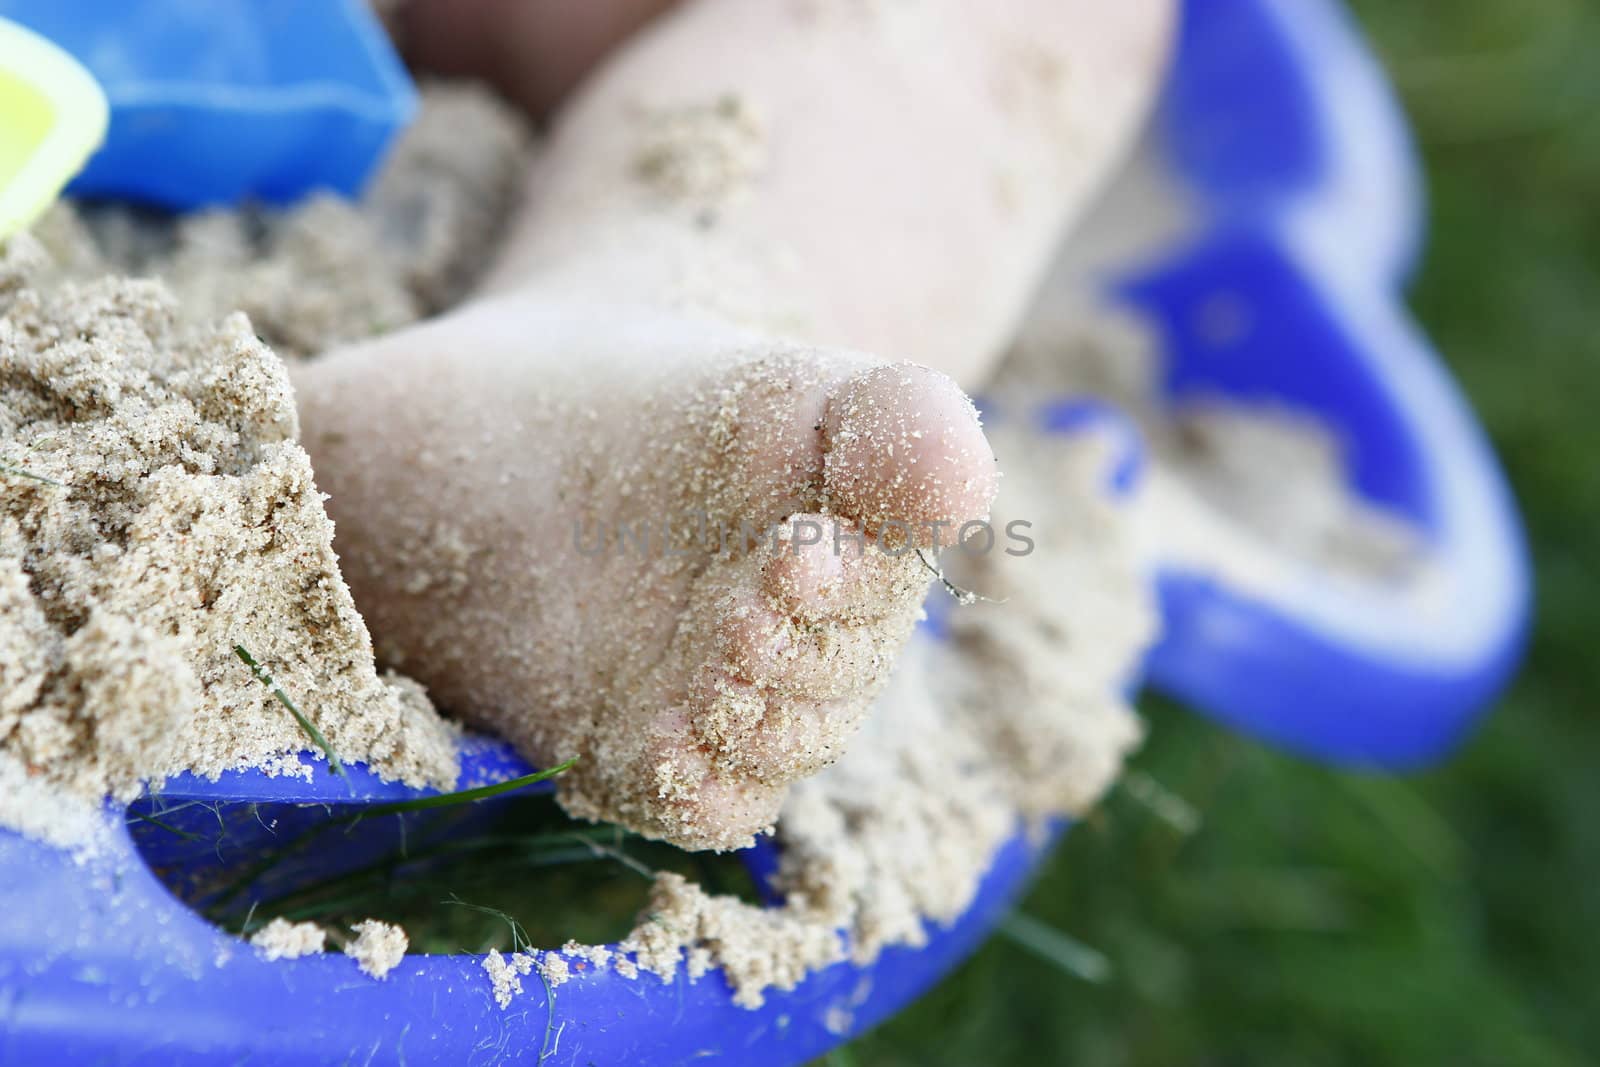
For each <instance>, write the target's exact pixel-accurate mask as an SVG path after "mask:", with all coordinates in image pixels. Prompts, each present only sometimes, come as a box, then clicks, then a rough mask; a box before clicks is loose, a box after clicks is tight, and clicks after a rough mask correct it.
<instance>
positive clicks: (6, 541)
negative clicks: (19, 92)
mask: <svg viewBox="0 0 1600 1067" xmlns="http://www.w3.org/2000/svg"><path fill="white" fill-rule="evenodd" d="M0 256H3V258H0V463H3V464H4V465H5V466H4V468H3V470H0V488H3V493H0V694H3V695H0V761H4V762H6V763H9V764H12V765H14V766H16V767H20V768H22V769H23V770H24V771H25V773H26V775H27V776H28V777H30V778H32V779H34V780H35V781H36V782H40V783H46V784H47V787H48V789H49V790H51V791H54V792H59V793H60V794H61V796H62V798H63V800H62V804H63V805H67V804H68V803H69V799H70V800H74V801H76V802H78V803H81V804H88V803H92V804H94V805H96V806H97V805H98V803H99V801H100V799H101V798H103V797H104V796H106V795H108V794H110V795H113V796H116V797H119V798H123V799H126V798H128V797H130V796H132V795H134V794H135V793H136V792H137V791H138V790H139V788H140V787H141V784H142V783H143V782H144V781H145V780H147V779H152V778H153V779H160V778H163V777H165V776H167V775H170V774H173V773H176V772H178V771H183V770H193V771H197V772H199V773H202V774H206V775H212V776H214V775H217V774H219V773H221V772H222V771H225V770H230V769H233V768H240V767H247V766H265V767H267V768H268V769H269V770H272V771H274V772H284V773H302V774H309V773H311V769H310V767H309V766H308V765H305V764H303V763H301V761H300V758H299V756H298V755H297V754H298V753H301V752H302V751H303V750H305V749H307V748H309V747H310V746H309V744H308V739H307V736H306V734H305V732H304V731H303V730H302V729H301V727H300V726H299V725H298V724H297V723H296V722H295V721H294V719H293V718H292V717H291V716H290V715H289V714H288V713H287V711H286V709H285V708H284V707H282V706H281V705H280V704H279V703H278V702H277V701H276V699H275V698H274V696H273V695H272V694H271V693H270V692H269V691H268V690H267V689H266V688H265V687H264V686H263V685H262V684H261V682H260V681H259V680H258V679H257V678H256V677H255V675H254V674H253V673H252V672H251V670H250V669H249V667H247V666H246V665H245V664H244V663H243V662H241V660H240V658H239V657H238V655H237V654H236V651H235V649H236V647H243V648H245V649H246V650H248V652H249V653H250V655H252V656H253V657H254V658H255V659H256V660H257V661H258V662H259V663H260V664H261V665H263V666H264V667H265V668H266V669H267V670H268V671H270V672H271V674H272V675H273V676H274V677H275V678H276V680H277V682H278V684H279V685H280V686H281V687H282V688H283V689H284V690H285V691H286V692H288V693H290V694H293V695H294V697H295V698H297V699H298V702H299V705H300V706H301V708H302V710H303V711H304V712H305V714H306V715H307V717H308V718H309V719H310V720H311V721H312V722H313V723H314V724H315V725H316V726H317V727H318V728H320V730H321V731H322V733H323V734H324V736H325V737H326V738H327V740H328V741H329V743H330V744H331V745H332V747H333V749H334V751H335V752H336V753H338V754H340V755H341V757H342V758H344V759H348V760H361V761H363V762H368V763H370V764H371V765H372V766H373V767H374V768H375V769H377V770H378V771H379V772H380V773H382V774H384V775H387V776H389V777H394V778H399V779H401V780H404V781H406V782H409V783H413V784H416V785H449V784H450V783H452V782H454V780H455V777H456V771H457V768H456V763H455V755H454V744H453V734H452V731H451V729H450V728H449V727H447V726H446V724H445V723H444V722H443V721H442V720H441V719H439V718H438V716H437V715H435V714H434V712H433V710H432V708H431V707H430V706H429V705H428V703H427V701H426V699H425V698H424V697H423V696H422V694H421V691H420V690H419V689H417V687H415V686H414V685H411V684H410V683H407V682H405V681H403V680H400V679H397V678H393V677H388V678H383V677H380V676H379V675H378V673H377V672H376V670H375V669H374V666H373V656H372V644H371V640H370V638H369V636H368V634H367V629H366V625H365V624H364V623H363V622H362V620H361V617H360V616H359V615H358V614H357V613H356V610H355V605H354V603H353V602H352V600H351V598H350V592H349V590H348V589H347V588H346V586H345V584H344V581H343V579H342V578H341V577H340V575H339V568H338V562H337V560H336V558H335V556H334V553H333V548H332V538H333V527H332V524H331V523H330V522H329V521H328V518H327V515H326V513H325V512H324V510H323V504H322V497H321V495H320V494H319V493H318V492H317V490H316V487H315V485H314V483H313V480H312V473H311V464H310V460H309V459H308V457H307V456H306V454H305V452H304V450H302V449H301V447H300V446H299V445H298V444H297V443H296V442H295V435H296V433H297V423H296V417H295V410H294V404H293V400H292V397H291V394H290V391H289V383H288V378H287V376H286V374H285V370H284V367H283V364H282V363H281V362H280V361H279V360H278V359H277V358H276V357H275V356H273V354H272V353H271V352H270V351H269V350H268V349H267V348H266V346H265V345H263V344H262V343H261V342H260V341H259V340H258V339H257V338H256V336H255V334H254V333H253V332H252V331H251V329H250V324H249V322H248V321H247V320H246V319H245V317H244V316H243V315H238V314H234V315H230V316H228V317H227V318H225V319H223V320H222V321H221V322H220V323H218V324H216V325H214V326H211V327H210V328H207V329H199V328H191V327H180V325H179V320H178V312H177V306H176V304H175V302H174V301H173V298H172V297H171V295H170V294H169V293H168V292H167V291H166V290H165V288H163V287H162V286H161V285H160V284H159V283H157V282H153V281H130V280H127V279H123V278H105V279H102V280H99V281H95V282H91V283H88V284H84V285H77V284H72V283H63V284H56V285H51V286H49V287H47V288H44V289H36V288H32V287H30V285H29V283H28V279H29V277H30V276H31V275H33V274H35V273H38V272H40V271H42V270H43V266H44V257H43V255H42V253H41V251H40V249H39V247H38V246H37V245H36V244H35V243H34V242H33V241H31V240H30V239H28V238H26V237H18V238H15V239H13V240H11V241H9V242H8V243H7V244H6V245H5V246H4V250H3V253H0ZM16 804H22V805H23V806H26V807H27V808H28V809H29V810H28V811H27V812H18V811H16V810H14V808H15V806H16ZM39 818H40V813H39V811H38V810H37V806H36V805H32V804H28V803H27V802H25V801H16V802H13V800H12V798H10V797H4V796H0V822H4V823H6V824H10V825H17V824H19V823H21V822H22V821H23V820H30V821H37V820H38V819H39ZM48 821H50V822H51V823H52V824H53V825H52V826H51V827H50V828H49V829H47V830H46V831H45V832H44V834H43V836H46V837H50V838H52V839H62V838H64V837H70V836H71V833H70V830H71V827H72V826H73V825H75V824H74V823H73V821H72V817H71V816H70V815H68V814H62V815H61V816H60V818H58V819H56V818H52V819H51V820H48Z"/></svg>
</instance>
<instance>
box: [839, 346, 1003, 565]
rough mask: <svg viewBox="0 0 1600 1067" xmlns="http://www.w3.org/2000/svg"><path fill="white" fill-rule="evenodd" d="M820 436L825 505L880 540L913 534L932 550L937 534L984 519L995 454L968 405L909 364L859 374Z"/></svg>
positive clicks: (937, 378) (935, 376)
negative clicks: (895, 533)
mask: <svg viewBox="0 0 1600 1067" xmlns="http://www.w3.org/2000/svg"><path fill="white" fill-rule="evenodd" d="M823 432H824V438H823V447H824V448H825V449H826V456H825V458H824V472H823V473H824V480H825V484H826V489H827V498H828V502H829V505H830V506H831V507H832V508H833V510H834V511H836V512H837V513H839V514H842V515H847V516H850V517H851V518H854V519H855V520H856V521H857V522H859V523H860V524H861V525H863V526H865V527H866V528H867V529H868V530H871V531H873V532H874V533H875V534H878V535H879V536H882V533H883V531H885V530H899V529H907V530H909V531H910V532H911V534H912V536H914V537H915V538H916V539H917V540H918V542H919V543H927V542H929V541H930V540H931V539H932V537H933V536H934V534H933V531H934V530H935V529H937V525H943V526H946V527H955V528H959V527H960V526H961V525H962V524H963V523H966V522H971V521H976V520H982V519H985V518H987V517H988V515H989V506H990V504H992V503H993V501H994V495H995V492H996V491H997V490H998V488H999V477H1000V476H999V472H998V471H997V470H996V468H995V458H994V451H993V450H992V449H991V448H990V447H989V442H988V439H987V438H985V437H984V435H983V428H982V426H981V425H980V424H979V421H978V412H977V409H976V408H974V407H973V406H972V401H970V400H968V399H967V396H966V394H965V393H963V392H962V391H961V388H960V387H959V386H957V385H956V383H955V382H954V381H952V380H951V379H949V378H947V377H945V376H944V375H943V374H940V373H938V372H937V371H933V370H929V369H928V368H926V367H919V366H917V365H915V364H911V363H897V364H889V365H884V366H879V367H873V368H871V369H870V370H866V371H862V372H861V373H859V374H856V375H855V376H853V377H851V378H849V379H847V380H846V381H845V382H844V383H843V384H842V385H841V386H840V387H839V388H838V389H837V390H836V391H835V392H834V393H833V395H832V396H831V397H830V398H829V400H828V407H827V414H826V417H825V419H824V425H823ZM936 524H937V525H936ZM952 540H953V537H952V536H950V535H949V534H945V535H944V541H943V543H945V544H949V543H950V542H951V541H952Z"/></svg>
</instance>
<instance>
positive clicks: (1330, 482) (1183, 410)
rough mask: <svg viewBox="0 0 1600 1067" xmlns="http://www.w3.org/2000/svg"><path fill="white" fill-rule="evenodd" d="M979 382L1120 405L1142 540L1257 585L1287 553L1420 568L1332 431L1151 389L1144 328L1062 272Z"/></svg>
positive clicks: (1026, 397) (1287, 415)
mask: <svg viewBox="0 0 1600 1067" xmlns="http://www.w3.org/2000/svg"><path fill="white" fill-rule="evenodd" d="M1046 292H1047V298H1048V299H1049V301H1050V310H1049V313H1048V314H1042V315H1039V316H1037V317H1035V319H1034V320H1033V321H1032V322H1030V323H1029V325H1028V327H1027V328H1026V329H1025V330H1024V331H1023V334H1022V336H1021V338H1020V339H1019V340H1018V342H1017V345H1016V347H1015V349H1014V351H1013V354H1012V356H1011V358H1010V359H1009V360H1008V361H1007V362H1006V363H1005V365H1004V366H1003V368H1002V370H1001V373H1000V375H999V376H998V378H997V380H996V383H995V385H994V387H993V389H992V395H993V396H994V397H995V398H996V400H997V401H998V402H999V403H1000V404H1002V405H1007V404H1015V405H1025V404H1028V403H1032V402H1035V401H1036V400H1037V398H1038V397H1039V396H1040V395H1045V396H1050V395H1056V396H1069V395H1077V396H1094V397H1099V398H1101V399H1104V400H1106V401H1108V402H1110V403H1112V404H1114V405H1116V406H1117V408H1118V409H1119V410H1121V411H1123V412H1125V413H1126V414H1128V415H1129V416H1131V417H1132V418H1133V420H1134V421H1135V423H1136V424H1137V425H1138V428H1139V430H1140V433H1141V435H1142V437H1143V439H1144V441H1145V442H1146V444H1147V446H1148V448H1149V452H1150V459H1151V464H1150V467H1149V470H1148V477H1147V485H1146V487H1145V490H1144V493H1143V502H1142V505H1141V506H1142V507H1143V508H1144V509H1145V510H1146V511H1147V512H1148V513H1149V516H1150V517H1149V521H1148V525H1149V527H1150V528H1151V530H1152V550H1153V551H1154V552H1156V553H1158V554H1160V555H1162V556H1163V557H1164V558H1166V559H1169V560H1182V561H1183V562H1184V563H1185V564H1186V565H1188V566H1191V567H1198V568H1201V569H1205V570H1209V571H1214V572H1217V573H1219V574H1221V575H1223V576H1224V577H1226V578H1227V579H1228V580H1229V581H1230V582H1231V583H1233V584H1235V585H1240V584H1243V585H1246V586H1250V587H1259V586H1260V584H1261V583H1263V582H1265V581H1269V579H1268V578H1266V577H1265V575H1266V574H1267V573H1268V572H1276V570H1278V569H1279V567H1280V566H1282V565H1288V564H1296V565H1303V566H1306V567H1310V568H1312V569H1314V570H1316V571H1318V572H1321V573H1324V574H1327V575H1330V576H1334V577H1339V578H1343V579H1347V580H1351V581H1358V582H1368V583H1372V582H1381V583H1387V584H1390V585H1396V584H1402V583H1406V582H1411V581H1415V580H1417V579H1418V578H1419V577H1421V576H1422V575H1423V574H1424V573H1425V572H1426V570H1427V559H1426V556H1425V539H1424V536H1423V535H1422V533H1421V532H1420V531H1418V530H1417V529H1415V528H1414V527H1413V526H1412V525H1411V524H1410V523H1408V522H1407V521H1405V520H1404V519H1403V518H1401V517H1400V516H1398V515H1396V514H1394V513H1393V512H1390V511H1388V510H1386V509H1384V508H1382V507H1379V506H1377V505H1375V504H1372V503H1370V502H1368V501H1366V500H1364V499H1363V498H1362V497H1361V496H1360V495H1359V494H1358V493H1357V492H1356V491H1355V489H1354V488H1353V486H1352V479H1351V475H1350V471H1349V462H1348V457H1347V453H1346V448H1345V442H1343V441H1341V440H1340V439H1339V437H1338V436H1337V434H1336V433H1335V432H1334V431H1333V430H1332V429H1331V428H1330V427H1329V426H1328V425H1327V424H1326V423H1324V422H1322V421H1321V420H1319V419H1318V418H1316V417H1315V416H1314V415H1312V414H1311V413H1309V412H1307V411H1304V410H1302V409H1297V408H1293V407H1290V406H1289V405H1287V404H1284V403H1278V402H1269V401H1249V402H1246V401H1241V400H1238V399H1233V398H1229V397H1224V396H1221V395H1206V394H1199V395H1195V396H1190V397H1187V398H1185V399H1184V400H1183V401H1181V402H1178V403H1173V402H1171V401H1168V400H1166V399H1165V398H1163V397H1162V395H1161V393H1160V381H1161V375H1162V370H1163V368H1162V364H1161V348H1160V342H1159V339H1158V337H1157V335H1156V332H1155V329H1154V327H1153V326H1152V325H1151V324H1150V323H1147V322H1145V321H1144V320H1143V319H1141V318H1139V317H1138V316H1136V315H1135V314H1134V313H1132V312H1130V311H1128V310H1125V309H1123V308H1120V307H1118V306H1116V305H1114V304H1112V303H1111V302H1109V301H1107V300H1102V299H1100V298H1098V297H1096V296H1094V295H1093V294H1092V293H1091V292H1090V291H1089V290H1088V289H1087V288H1085V287H1082V286H1080V285H1078V284H1077V283H1076V282H1075V281H1074V279H1072V278H1071V277H1070V276H1069V277H1066V278H1061V277H1058V278H1057V279H1055V280H1053V281H1052V283H1051V286H1050V287H1049V288H1048V289H1047V290H1046Z"/></svg>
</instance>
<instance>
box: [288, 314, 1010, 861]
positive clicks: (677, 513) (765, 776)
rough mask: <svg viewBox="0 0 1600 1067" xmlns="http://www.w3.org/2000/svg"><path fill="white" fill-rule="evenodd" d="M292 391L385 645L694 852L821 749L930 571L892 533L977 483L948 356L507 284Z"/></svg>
mask: <svg viewBox="0 0 1600 1067" xmlns="http://www.w3.org/2000/svg"><path fill="white" fill-rule="evenodd" d="M296 385H297V389H298V391H299V394H300V399H301V411H302V416H303V419H304V422H305V433H304V435H303V436H304V441H305V444H306V447H307V448H308V449H309V450H310V452H311V454H312V457H313V459H314V461H315V466H316V470H317V473H318V480H319V483H320V484H321V486H322V488H323V489H324V490H325V491H327V492H329V493H331V495H332V496H331V501H330V509H329V510H330V512H331V513H332V515H333V516H334V519H335V521H336V523H337V524H338V539H337V542H336V547H337V548H338V550H339V552H340V554H341V557H342V563H343V567H344V572H345V575H346V577H347V578H348V580H349V582H350V585H351V588H352V589H353V591H354V592H355V596H356V601H357V604H358V605H359V606H360V607H361V609H362V610H363V612H364V613H365V614H366V617H367V619H368V621H369V623H370V625H371V628H372V631H373V634H374V635H375V638H376V642H377V644H378V646H379V650H380V654H382V655H384V656H386V657H387V658H389V659H390V660H392V661H394V662H396V663H397V664H398V665H400V666H402V667H403V668H404V669H405V670H406V671H408V672H409V673H413V674H415V675H416V676H417V677H419V678H420V679H421V680H422V681H423V682H425V683H426V684H427V685H428V686H429V688H430V690H431V691H432V693H433V694H434V696H435V698H436V699H438V700H439V701H440V702H441V704H442V705H443V706H445V707H446V708H448V709H450V710H452V711H455V712H457V713H459V714H461V715H463V716H465V717H467V718H469V719H472V720H474V721H478V722H481V723H484V724H486V725H488V726H490V727H493V728H494V729H496V730H498V731H500V732H501V733H503V734H504V735H505V736H507V737H509V738H511V739H512V740H513V741H515V742H517V743H518V744H519V745H520V747H521V748H522V749H523V751H524V752H526V753H527V755H528V756H529V757H530V758H531V759H533V760H534V761H536V762H538V763H541V764H543V765H546V766H548V765H550V764H551V763H553V762H555V761H558V760H564V759H567V758H569V757H572V756H577V757H579V758H580V762H579V764H578V766H577V767H576V768H575V769H574V770H573V771H571V772H569V773H568V774H567V775H565V776H563V778H562V780H561V781H562V786H561V796H562V799H563V802H564V803H565V804H566V806H567V807H568V808H569V809H570V810H572V811H574V812H575V813H577V814H580V815H584V816H588V817H593V818H603V819H609V820H613V821H617V822H621V823H623V824H625V825H628V826H630V827H632V828H634V829H637V830H639V831H641V832H644V833H648V834H651V835H654V836H659V837H664V838H668V839H670V840H672V841H674V842H676V843H679V844H682V845H685V846H687V847H697V848H723V849H726V848H735V847H739V846H741V845H743V844H745V843H747V842H748V841H749V840H750V838H751V835H752V834H754V833H756V832H758V831H760V830H762V829H763V828H764V827H766V826H768V825H770V824H771V822H772V821H773V819H774V818H775V816H776V814H777V810H778V805H779V802H780V800H781V798H782V796H783V793H784V789H785V787H786V786H787V784H788V783H789V782H791V781H793V780H795V779H796V778H798V777H800V776H803V775H807V774H810V773H813V772H815V771H816V770H818V769H820V768H821V767H822V766H823V765H825V764H827V763H829V762H831V761H832V760H833V759H834V758H836V757H837V756H838V755H839V753H840V751H841V745H842V744H843V742H844V741H845V740H846V739H847V738H848V737H849V736H850V734H851V733H852V732H853V731H854V730H855V728H856V726H857V725H858V723H859V720H860V718H861V716H862V714H863V712H864V711H865V709H866V707H867V705H868V703H869V702H870V700H871V698H872V696H873V695H874V693H875V692H876V691H877V689H878V687H879V686H880V685H881V684H882V682H884V681H885V680H886V678H887V676H888V671H889V666H890V664H891V662H892V659H893V657H894V655H895V653H896V652H897V651H898V649H899V648H900V646H901V644H902V643H903V641H904V640H905V638H906V637H907V636H908V635H909V632H910V630H911V627H912V626H913V624H914V622H915V620H916V618H917V616H918V613H919V609H920V603H921V600H922V597H923V595H924V593H925V592H926V589H927V585H928V579H929V574H930V572H929V570H928V569H927V568H926V566H925V564H924V563H923V562H922V559H921V558H920V555H919V553H918V552H916V551H915V550H913V546H912V545H910V544H907V543H906V541H905V537H904V533H905V531H910V532H911V534H912V535H913V536H914V537H916V538H917V539H919V540H922V541H926V540H927V539H928V538H929V534H930V525H929V524H932V523H944V524H950V525H947V526H945V527H943V530H944V533H943V537H944V541H945V543H949V541H950V539H951V531H953V530H954V529H955V528H956V527H958V526H959V525H960V524H961V523H963V522H966V521H968V520H973V519H982V518H984V517H985V516H986V515H987V513H988V508H989V503H990V500H991V499H992V497H993V494H994V492H995V489H996V480H997V475H996V471H995V465H994V457H993V455H992V453H991V452H990V450H989V447H988V445H987V443H986V441H985V440H984V437H983V434H982V432H981V430H980V429H979V426H978V421H977V417H976V414H975V412H974V411H973V409H972V407H971V405H970V404H969V403H968V402H967V400H966V398H965V397H964V396H963V394H962V393H961V392H960V390H958V389H957V388H956V386H955V385H954V384H953V383H952V382H950V381H949V380H948V379H946V378H944V377H943V376H941V375H939V374H936V373H935V372H932V371H928V370H925V369H922V368H919V367H914V366H911V365H908V364H901V365H890V364H885V363H882V362H881V361H877V360H874V359H871V358H869V357H866V356H861V355H857V354H854V353H848V352H839V351H829V350H821V349H813V348H805V347H801V346H797V345H792V344H786V343H783V342H777V341H772V340H769V339H765V338H760V337H756V336H754V335H749V334H744V333H741V332H738V331H735V330H733V329H731V328H729V327H726V326H721V325H714V324H711V323H709V322H704V321H697V320H693V319H686V318H673V317H666V316H663V315H660V314H658V313H650V314H642V313H632V314H629V313H626V312H625V311H624V310H622V309H618V308H615V307H606V308H584V307H581V306H573V305H571V304H570V303H562V304H559V305H557V304H554V303H551V302H541V301H539V300H537V299H536V298H531V297H526V296H515V297H507V298H502V299H500V300H497V301H494V302H489V303H482V304H478V305H475V306H472V307H469V308H467V309H464V310H463V311H461V312H459V313H457V314H455V315H452V316H449V317H447V318H445V319H442V320H438V321H436V322H434V323H431V324H429V325H427V326H424V327H422V328H419V329H417V330H412V331H408V332H406V333H404V334H401V335H397V336H395V337H392V338H389V339H386V340H383V341H379V342H376V343H374V344H371V345H368V346H366V347H363V348H360V349H355V350H351V351H348V352H345V353H341V354H336V355H334V356H332V357H329V358H327V359H325V360H323V361H321V362H319V363H315V364H312V365H309V366H308V367H306V368H304V369H303V370H301V371H300V372H299V374H298V376H297V382H296ZM776 524H782V525H781V526H780V529H781V531H782V533H781V535H780V537H779V538H778V539H777V540H776V541H774V539H773V536H772V532H771V531H772V528H773V527H774V526H775V525H776ZM863 527H865V528H866V529H868V530H871V531H875V532H876V531H884V530H887V531H890V532H889V533H887V534H886V535H885V538H884V543H883V544H881V545H880V544H878V543H877V542H875V541H874V540H873V539H872V538H871V537H866V538H863V537H862V536H861V530H862V529H863Z"/></svg>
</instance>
